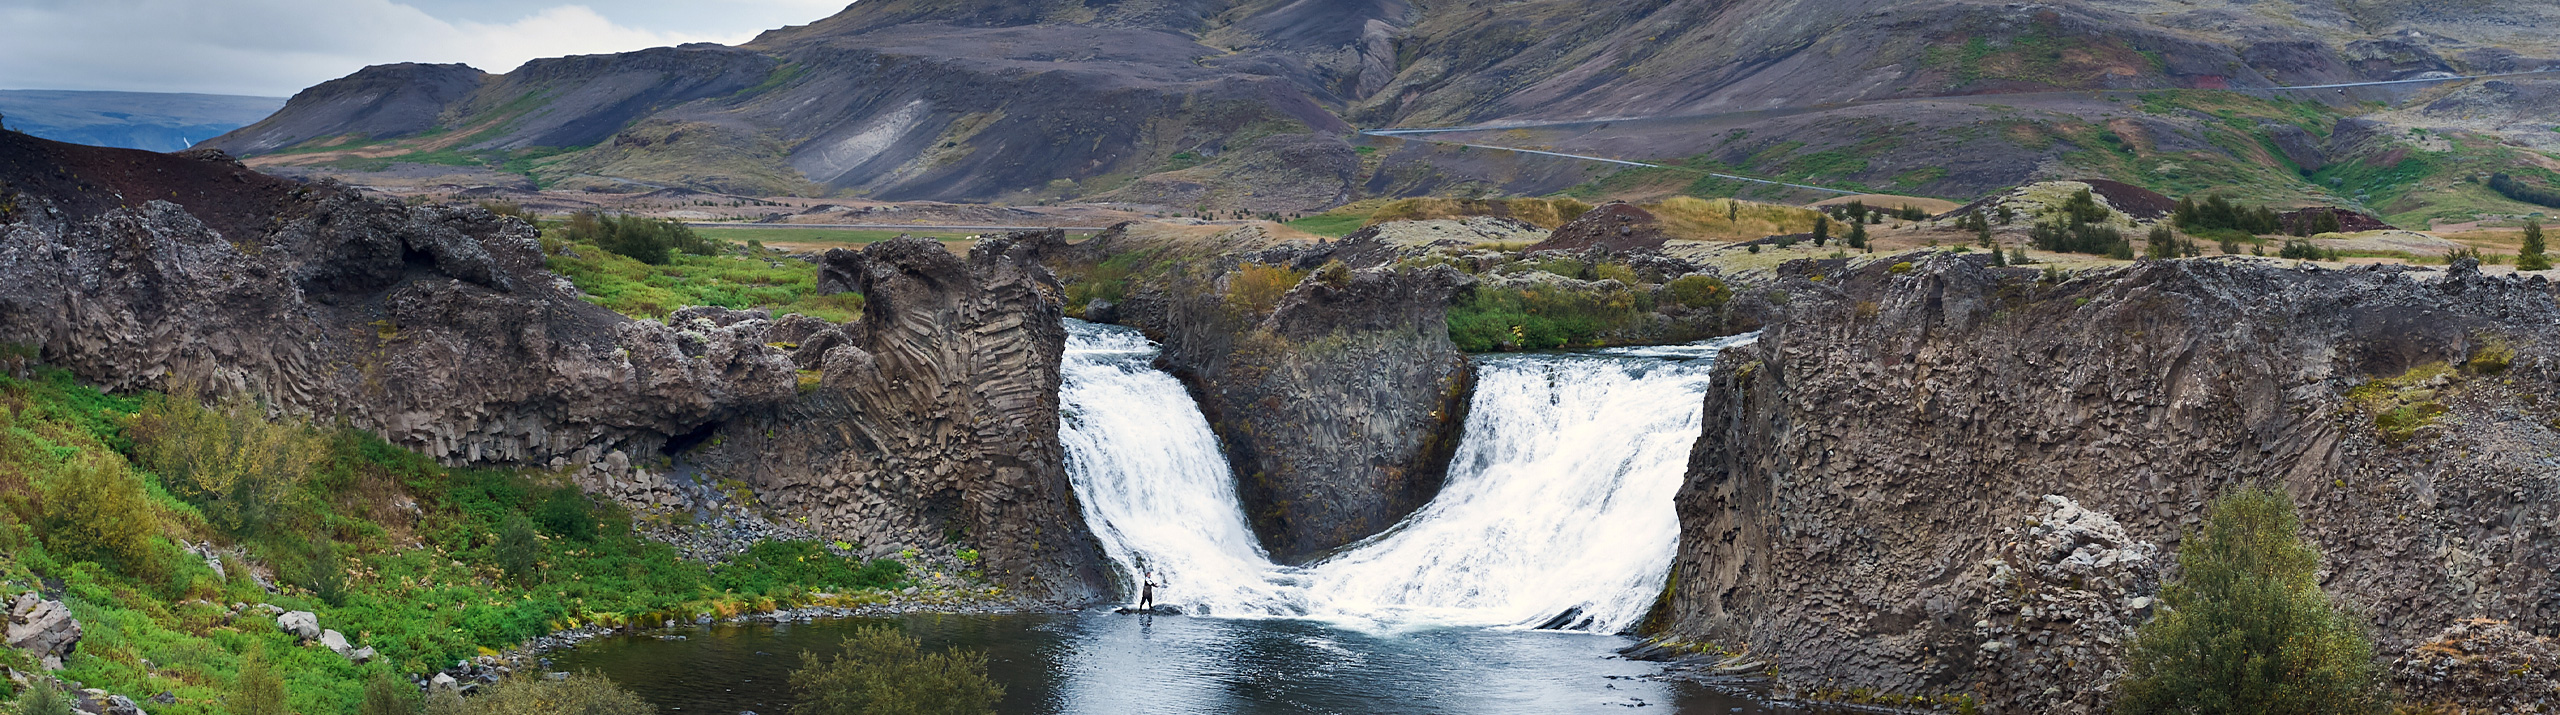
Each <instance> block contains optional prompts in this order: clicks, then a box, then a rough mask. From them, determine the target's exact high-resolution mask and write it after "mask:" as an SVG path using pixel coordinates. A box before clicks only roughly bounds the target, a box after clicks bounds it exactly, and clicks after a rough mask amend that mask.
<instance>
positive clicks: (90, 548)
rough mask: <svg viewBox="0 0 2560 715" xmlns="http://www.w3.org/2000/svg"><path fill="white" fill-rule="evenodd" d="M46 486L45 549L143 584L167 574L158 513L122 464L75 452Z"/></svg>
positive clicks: (109, 456) (111, 457) (106, 457)
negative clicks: (105, 566)
mask: <svg viewBox="0 0 2560 715" xmlns="http://www.w3.org/2000/svg"><path fill="white" fill-rule="evenodd" d="M45 481H46V483H45V484H44V485H43V487H44V517H45V518H44V528H43V534H44V543H45V547H46V548H48V549H52V550H54V551H57V552H60V553H62V554H64V555H68V556H72V557H74V558H80V559H87V560H91V561H97V562H100V563H105V564H109V565H112V566H114V567H115V568H116V570H117V571H118V572H121V573H124V574H127V575H131V576H134V577H137V578H141V579H144V580H146V581H152V582H158V581H160V580H162V579H163V578H165V577H166V576H167V575H168V571H169V563H168V559H167V558H166V556H165V555H164V554H163V553H162V551H161V548H160V544H159V542H158V538H159V536H160V529H161V523H160V510H159V508H158V507H157V506H156V505H154V504H152V502H151V495H150V493H149V492H148V491H146V490H145V488H144V486H143V483H142V480H141V479H140V478H137V477H135V476H134V475H133V472H132V471H131V470H128V469H126V468H125V465H124V460H121V459H117V458H116V457H115V455H112V454H99V453H95V452H83V453H78V454H76V455H75V456H73V457H72V458H71V459H70V460H69V461H68V462H66V463H64V464H63V465H62V466H61V467H60V468H59V469H56V470H55V471H54V473H53V474H52V475H51V476H50V478H48V479H47V480H45Z"/></svg>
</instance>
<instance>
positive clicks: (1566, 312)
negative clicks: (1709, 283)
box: [1448, 286, 1640, 352]
mask: <svg viewBox="0 0 2560 715" xmlns="http://www.w3.org/2000/svg"><path fill="white" fill-rule="evenodd" d="M1639 312H1640V311H1638V310H1637V307H1636V296H1635V294H1634V293H1633V292H1630V291H1626V290H1617V291H1609V292H1605V293H1602V292H1592V291H1580V290H1573V289H1568V288H1563V287H1558V286H1531V287H1527V288H1485V287H1480V288H1477V289H1475V290H1473V291H1471V292H1469V293H1468V294H1467V295H1465V296H1463V297H1461V298H1459V299H1458V300H1457V302H1456V303H1454V304H1452V305H1451V306H1449V315H1448V323H1449V339H1450V340H1452V341H1455V342H1456V343H1457V344H1458V349H1460V350H1465V351H1467V352H1491V351H1496V350H1553V349H1557V348H1567V347H1599V346H1600V341H1599V337H1600V336H1601V335H1602V334H1604V333H1607V332H1610V331H1611V330H1613V329H1615V328H1618V327H1621V326H1623V325H1625V324H1627V323H1630V322H1633V321H1634V320H1635V319H1636V317H1637V315H1638V314H1639Z"/></svg>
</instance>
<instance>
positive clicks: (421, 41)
mask: <svg viewBox="0 0 2560 715" xmlns="http://www.w3.org/2000/svg"><path fill="white" fill-rule="evenodd" d="M845 2H847V0H690V1H687V0H588V1H587V2H548V1H546V0H401V1H394V0H0V89H108V90H126V91H137V92H204V93H210V94H247V95H261V96H272V97H283V96H290V95H292V94H293V93H294V92H297V91H301V89H302V88H304V87H308V86H311V85H314V84H318V83H320V82H324V81H328V80H331V79H335V78H338V77H343V76H346V75H347V74H348V73H351V72H354V71H356V70H357V69H361V68H363V67H364V66H366V65H376V64H387V63H392V62H462V63H466V64H469V65H471V66H473V67H478V68H480V69H483V70H487V71H490V72H505V71H507V70H511V69H514V68H515V67H516V65H519V64H523V63H524V61H525V60H529V59H534V58H537V57H558V56H562V55H582V54H595V53H601V52H621V51H626V50H635V49H640V48H644V47H658V46H664V45H674V44H681V43H686V42H719V43H723V44H737V43H740V42H745V41H747V40H749V39H752V38H754V37H755V35H756V33H758V32H762V31H764V30H769V29H773V28H776V27H781V26H783V25H796V24H806V23H808V22H811V21H814V20H817V19H819V18H823V17H826V16H828V15H831V14H834V13H835V12H836V11H838V10H842V9H843V8H844V4H845Z"/></svg>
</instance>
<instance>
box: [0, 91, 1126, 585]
mask: <svg viewBox="0 0 2560 715" xmlns="http://www.w3.org/2000/svg"><path fill="white" fill-rule="evenodd" d="M1003 243H1004V242H1001V241H997V242H991V243H990V244H989V246H990V248H987V249H985V250H984V251H982V253H983V254H984V255H982V256H979V257H976V258H973V260H971V261H969V262H965V263H964V262H961V261H959V260H958V259H956V258H953V257H951V256H949V255H948V254H945V253H941V252H940V251H941V249H940V248H939V247H938V244H931V243H930V242H926V244H925V245H923V246H918V245H916V244H914V243H913V242H896V243H889V244H882V245H878V246H874V247H872V248H870V249H868V250H867V251H866V252H865V253H863V254H846V255H839V256H836V257H833V258H831V262H832V263H833V264H835V265H837V266H840V267H842V268H843V270H844V271H845V272H846V273H847V274H848V275H849V280H850V281H851V282H850V284H849V285H846V286H844V288H845V289H849V290H860V291H864V292H865V293H866V294H867V297H868V298H869V306H870V307H869V309H868V312H867V314H866V319H865V320H863V321H860V322H858V323H856V324H852V325H845V326H834V325H827V324H825V323H824V322H823V321H814V320H809V319H805V318H786V319H784V320H780V321H776V320H772V319H769V317H768V316H766V315H763V314H762V313H760V312H752V311H746V312H740V311H727V310H721V309H709V310H693V311H686V312H683V313H679V314H678V315H677V316H675V318H674V320H673V322H674V323H675V324H673V325H668V324H662V323H659V322H656V321H633V320H630V319H627V318H624V317H622V316H619V315H616V314H613V313H611V312H609V311H606V310H604V309H602V308H598V307H596V306H593V305H590V304H588V303H586V302H584V301H582V300H580V299H579V295H578V292H577V290H576V289H575V288H574V287H572V286H571V285H570V284H569V283H568V282H567V281H565V280H563V279H561V278H559V277H557V276H555V275H553V274H551V273H550V272H549V271H547V270H546V269H545V268H544V267H543V257H542V255H541V249H540V247H539V246H538V244H537V242H536V239H535V234H534V230H533V227H532V226H530V225H527V224H525V223H523V222H521V221H516V220H513V219H506V218H501V217H497V216H494V215H491V214H489V213H488V212H485V211H481V210H478V209H457V208H442V207H406V206H401V205H398V204H394V203H388V202H383V201H377V200H372V199H367V198H365V197H363V196H361V195H358V194H357V193H356V192H354V191H351V190H346V189H342V188H335V187H330V186H326V185H301V184H296V183H294V182H290V181H285V180H281V179H276V178H272V177H268V176H264V175H261V174H258V173H255V172H251V171H248V170H247V169H245V168H243V167H241V166H240V165H239V164H238V163H237V162H231V161H226V160H224V158H223V157H220V156H219V155H212V156H207V157H202V158H184V157H175V156H170V155H164V154H153V153H148V152H138V151H125V150H112V149H101V148H96V147H82V146H76V145H68V144H60V143H55V142H48V141H44V140H40V139H34V138H30V137H26V136H24V135H20V134H15V133H5V132H0V342H7V343H18V344H27V345H33V346H37V347H38V348H40V350H41V354H42V357H43V359H44V360H45V361H46V362H49V363H52V364H55V365H60V366H62V367H65V368H68V369H70V370H72V371H74V372H76V373H78V374H79V375H81V376H82V377H83V378H84V379H87V380H90V381H93V382H95V383H97V384H99V385H101V386H104V387H106V388H108V389H114V390H133V389H202V390H209V391H216V392H234V391H245V392H249V393H252V394H256V395H259V396H260V397H261V398H262V399H264V400H265V401H266V402H267V404H269V405H270V406H272V407H273V408H274V409H276V410H279V411H281V412H285V413H291V414H301V415H311V416H316V417H323V418H343V419H345V420H347V421H348V422H349V423H351V424H353V425H355V426H357V427H360V428H363V429H368V430H372V431H375V432H377V433H380V434H381V435H382V436H383V437H384V438H386V439H388V440H390V441H392V442H395V443H398V444H401V445H404V446H408V447H411V448H414V449H417V450H419V451H420V452H423V453H425V454H427V455H429V456H433V457H436V458H438V459H442V460H445V461H447V462H453V463H467V464H490V465H525V466H536V467H545V468H553V469H565V470H571V471H573V472H575V473H576V474H577V476H578V479H579V481H580V483H581V484H583V485H586V486H588V487H589V488H590V489H592V490H595V491H598V492H601V493H605V494H608V495H611V496H614V497H616V498H620V499H623V500H625V501H626V502H629V503H632V504H634V505H636V506H642V507H644V508H677V507H682V506H685V504H684V503H683V498H684V497H683V493H682V492H679V491H677V490H673V489H670V488H668V487H669V479H668V478H669V476H670V475H671V474H677V473H678V470H675V469H672V467H673V464H672V463H670V462H669V461H668V460H667V459H666V457H670V456H674V455H677V454H680V453H681V452H682V451H683V450H684V449H686V448H689V447H694V446H697V445H700V444H702V443H704V441H706V440H711V441H714V442H715V443H716V442H721V441H737V442H746V441H749V440H746V439H743V438H741V437H740V436H738V435H744V434H755V435H762V437H761V441H760V442H758V444H762V445H766V446H768V447H769V449H764V450H760V451H753V452H747V451H743V450H740V449H737V448H730V449H727V450H725V451H723V450H715V451H717V452H718V454H719V455H720V459H719V464H721V465H722V466H724V467H727V468H730V469H733V470H735V471H737V472H738V473H740V474H752V475H757V476H759V477H761V478H763V479H765V480H768V481H764V482H759V485H760V486H762V487H765V488H766V489H767V491H768V492H769V493H766V494H762V495H761V496H764V497H765V499H766V501H768V502H770V503H773V504H779V505H782V506H783V507H784V508H785V509H786V511H779V512H768V514H769V516H772V517H774V518H776V519H777V520H783V521H796V520H798V518H800V517H809V519H810V522H811V523H812V526H813V527H814V528H815V531H816V533H817V534H819V535H823V536H829V537H833V538H846V539H861V540H863V541H864V543H865V544H866V545H868V546H871V547H875V548H886V549H889V550H891V551H893V552H894V551H895V550H897V549H900V548H918V549H932V550H943V551H947V550H949V549H951V548H952V545H951V543H950V542H951V541H955V540H959V541H966V542H967V543H970V544H975V545H977V546H979V547H980V548H981V549H983V550H984V551H985V554H986V555H985V558H986V559H987V562H986V563H987V566H986V568H987V569H988V570H989V572H990V575H991V576H994V577H996V578H997V579H998V581H999V582H1000V583H1005V584H1007V585H1011V586H1015V587H1017V589H1018V590H1019V591H1020V592H1023V593H1026V594H1028V595H1032V596H1035V597H1046V598H1059V599H1068V600H1081V599H1084V598H1088V597H1090V596H1092V595H1094V594H1095V593H1096V590H1097V589H1098V588H1100V585H1099V584H1100V582H1099V581H1098V580H1097V578H1096V577H1093V576H1092V575H1091V574H1092V573H1093V569H1094V567H1095V565H1096V564H1098V563H1099V558H1100V557H1099V555H1098V552H1096V551H1095V550H1093V549H1092V548H1091V547H1090V539H1091V537H1090V535H1089V534H1088V533H1087V532H1086V531H1085V530H1084V527H1083V522H1082V519H1081V517H1080V515H1078V514H1077V513H1076V512H1075V510H1074V509H1073V508H1072V507H1071V506H1068V505H1067V502H1066V501H1065V500H1063V499H1062V498H1061V495H1064V494H1065V493H1066V491H1065V490H1066V486H1065V485H1066V476H1065V472H1064V470H1063V468H1062V467H1061V466H1060V465H1059V459H1058V457H1057V451H1058V447H1057V445H1056V439H1057V430H1056V419H1057V416H1056V413H1057V405H1056V402H1055V400H1056V396H1055V388H1056V380H1057V359H1058V351H1059V349H1060V344H1061V341H1062V339H1063V338H1062V335H1063V333H1062V329H1061V328H1060V327H1059V325H1058V305H1057V300H1056V298H1055V296H1054V290H1047V289H1044V288H1043V287H1042V286H1044V285H1047V284H1046V283H1045V282H1046V281H1048V280H1049V279H1048V278H1047V277H1046V276H1047V274H1046V272H1045V271H1044V270H1042V269H1040V268H1039V267H1038V266H1036V265H1034V264H1031V263H1029V262H1028V261H1027V260H1026V259H1022V258H1019V257H1015V256H1011V255H1008V254H1006V253H1004V249H1003V248H1000V246H1002V245H1003ZM819 333H827V334H829V335H830V336H833V337H831V338H820V339H818V341H817V342H820V343H824V342H826V341H828V340H833V341H835V342H834V343H832V344H827V345H824V346H823V347H815V348H813V347H811V346H810V345H807V343H811V342H812V340H811V339H810V336H813V335H816V334H819ZM773 343H786V344H795V345H797V347H798V350H797V351H796V352H785V351H784V350H783V349H782V348H780V347H777V346H776V345H774V344H773ZM803 371H809V372H803ZM803 375H808V376H810V377H814V378H816V384H815V385H813V386H812V387H813V388H814V389H810V390H803V389H801V384H802V383H803V382H805V381H806V380H804V378H803ZM795 417H798V418H809V419H828V420H836V418H843V419H841V420H840V421H829V422H824V423H819V422H808V423H792V424H779V423H777V420H780V421H789V420H790V419H792V418H795ZM742 426H743V427H742ZM762 430H771V432H770V433H767V432H764V431H762ZM786 437H787V438H788V439H785V438H786ZM792 440H800V441H799V442H793V441H792ZM835 457H842V459H834V458H835ZM838 470H841V471H838ZM678 476H680V474H679V475H678ZM821 504H827V505H842V504H889V505H890V506H881V507H877V508H867V509H861V510H844V509H837V510H830V511H826V512H823V513H822V512H819V511H817V509H818V505H821ZM789 510H807V511H789ZM927 525H930V526H931V527H932V528H926V526H927ZM1026 534H1027V535H1028V536H1025V535H1026ZM963 537H965V538H963ZM1035 576H1036V577H1037V578H1036V580H1035V579H1034V578H1033V577H1035Z"/></svg>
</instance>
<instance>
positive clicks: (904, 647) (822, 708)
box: [791, 626, 1004, 715]
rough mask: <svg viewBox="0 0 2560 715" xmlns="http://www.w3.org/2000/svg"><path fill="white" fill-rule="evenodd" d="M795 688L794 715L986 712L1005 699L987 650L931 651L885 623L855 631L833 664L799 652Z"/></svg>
mask: <svg viewBox="0 0 2560 715" xmlns="http://www.w3.org/2000/svg"><path fill="white" fill-rule="evenodd" d="M791 688H792V689H793V690H797V691H799V693H800V704H799V705H798V706H797V707H795V708H794V709H793V710H792V713H793V715H984V714H986V713H993V712H995V711H996V702H997V701H1000V700H1003V699H1004V686H1003V685H999V684H997V683H996V682H995V680H994V679H992V678H989V677H987V656H986V654H985V653H980V652H974V651H970V652H942V653H932V654H927V653H925V652H923V644H922V643H920V642H918V641H916V639H913V638H909V637H907V636H906V635H905V634H902V633H899V632H898V631H897V630H895V629H891V628H887V627H882V626H865V627H863V628H861V629H860V630H857V631H854V634H853V636H852V637H849V638H846V639H845V640H844V653H843V654H842V655H838V656H836V657H835V658H834V659H832V660H822V659H820V658H818V656H817V655H816V654H814V653H802V654H800V669H799V670H795V671H792V672H791Z"/></svg>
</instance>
